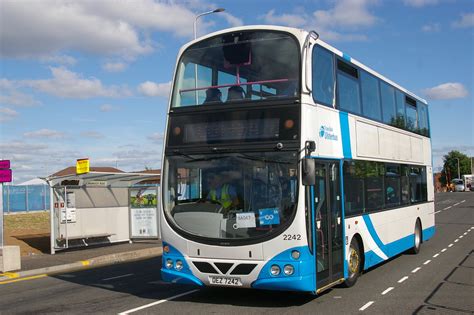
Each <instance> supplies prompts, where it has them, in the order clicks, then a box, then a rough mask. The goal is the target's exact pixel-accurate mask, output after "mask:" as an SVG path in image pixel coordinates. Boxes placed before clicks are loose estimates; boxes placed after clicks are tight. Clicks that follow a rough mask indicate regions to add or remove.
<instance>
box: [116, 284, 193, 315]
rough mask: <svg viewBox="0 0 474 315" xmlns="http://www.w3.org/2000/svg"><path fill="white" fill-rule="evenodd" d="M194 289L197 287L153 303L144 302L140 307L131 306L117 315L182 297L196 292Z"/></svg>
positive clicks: (123, 314)
mask: <svg viewBox="0 0 474 315" xmlns="http://www.w3.org/2000/svg"><path fill="white" fill-rule="evenodd" d="M196 291H199V289H196V290H191V291H187V292H184V293H181V294H177V295H175V296H172V297H169V298H167V299H163V300H159V301H156V302H153V303H150V304H146V305H143V306H140V307H137V308H133V309H131V310H128V311H125V312H122V313H119V315H125V314H130V313H133V312H136V311H140V310H143V309H145V308H148V307H152V306H155V305H158V304H161V303H165V302H168V301H171V300H174V299H177V298H179V297H182V296H185V295H188V294H191V293H194V292H196Z"/></svg>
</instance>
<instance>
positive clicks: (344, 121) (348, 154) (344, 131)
mask: <svg viewBox="0 0 474 315" xmlns="http://www.w3.org/2000/svg"><path fill="white" fill-rule="evenodd" d="M339 123H340V125H341V138H342V139H341V140H342V154H343V155H344V158H346V159H352V151H351V133H350V131H349V116H348V114H347V113H344V112H339Z"/></svg>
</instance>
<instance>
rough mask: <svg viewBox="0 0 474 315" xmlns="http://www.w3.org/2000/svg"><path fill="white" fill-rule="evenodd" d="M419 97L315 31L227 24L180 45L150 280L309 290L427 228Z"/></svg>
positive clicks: (425, 130) (426, 148) (429, 231)
mask: <svg viewBox="0 0 474 315" xmlns="http://www.w3.org/2000/svg"><path fill="white" fill-rule="evenodd" d="M429 135H430V133H429V122H428V109H427V103H426V101H425V100H423V99H421V98H419V97H417V96H416V95H414V94H412V93H410V92H408V91H407V90H406V89H404V88H402V87H400V86H399V85H397V84H395V83H394V82H392V81H390V80H388V79H387V78H385V77H383V76H381V75H380V74H378V73H376V72H375V71H374V70H372V69H370V68H368V67H366V66H364V65H363V64H361V63H360V62H357V61H356V60H354V59H353V58H351V57H350V56H348V55H347V54H345V53H343V52H341V51H339V50H337V49H335V48H333V47H331V46H330V45H328V44H326V43H324V42H323V41H321V40H320V39H319V36H318V35H317V33H316V32H314V31H311V32H307V31H303V30H299V29H294V28H287V27H277V26H247V27H239V28H232V29H227V30H223V31H219V32H216V33H212V34H210V35H208V36H205V37H202V38H200V39H198V40H194V41H192V42H190V43H188V44H186V45H185V46H183V47H182V48H181V50H180V52H179V55H178V59H177V65H176V71H175V74H174V80H173V86H172V95H171V99H170V105H169V112H168V120H167V127H166V134H165V146H164V152H163V165H162V185H161V189H162V203H161V207H162V209H161V210H162V211H161V234H162V240H163V264H162V269H161V272H162V278H163V280H165V281H169V282H174V283H187V284H195V285H198V286H235V287H244V288H256V289H270V290H288V291H304V292H311V293H315V294H317V293H319V292H321V291H323V290H325V289H327V288H329V287H331V286H334V285H336V284H340V283H344V284H345V285H346V286H352V285H354V283H355V282H356V280H357V278H358V276H359V275H360V274H361V272H362V271H363V270H366V269H367V268H370V267H372V266H374V265H377V264H379V263H380V262H383V261H385V260H387V259H389V258H390V257H393V256H395V255H397V254H399V253H401V252H404V251H407V250H411V251H412V252H413V253H417V252H418V251H419V250H420V245H421V243H422V242H424V241H426V240H428V239H429V238H431V237H432V236H433V234H434V231H435V223H434V203H433V185H432V157H431V142H430V138H429Z"/></svg>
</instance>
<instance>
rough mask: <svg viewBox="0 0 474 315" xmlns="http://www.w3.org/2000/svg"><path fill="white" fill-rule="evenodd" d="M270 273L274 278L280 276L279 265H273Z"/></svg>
mask: <svg viewBox="0 0 474 315" xmlns="http://www.w3.org/2000/svg"><path fill="white" fill-rule="evenodd" d="M270 273H271V275H272V276H278V275H279V274H280V267H278V265H273V266H272V267H271V268H270Z"/></svg>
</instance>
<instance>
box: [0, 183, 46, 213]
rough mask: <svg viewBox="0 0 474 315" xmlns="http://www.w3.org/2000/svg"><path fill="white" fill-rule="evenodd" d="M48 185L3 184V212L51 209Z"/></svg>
mask: <svg viewBox="0 0 474 315" xmlns="http://www.w3.org/2000/svg"><path fill="white" fill-rule="evenodd" d="M49 200H50V196H49V187H48V186H47V185H25V186H23V185H22V186H13V185H5V186H3V212H4V213H10V212H23V211H26V212H28V211H41V210H49Z"/></svg>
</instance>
